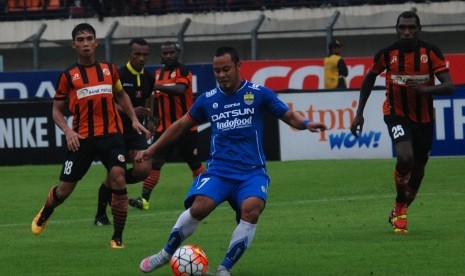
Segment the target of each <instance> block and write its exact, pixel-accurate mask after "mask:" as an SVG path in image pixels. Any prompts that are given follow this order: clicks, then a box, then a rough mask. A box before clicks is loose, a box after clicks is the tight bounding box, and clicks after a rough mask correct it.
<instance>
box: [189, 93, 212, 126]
mask: <svg viewBox="0 0 465 276" xmlns="http://www.w3.org/2000/svg"><path fill="white" fill-rule="evenodd" d="M205 100H206V97H205V93H202V95H200V97H198V98H197V99H196V100H195V101H194V104H193V105H192V106H191V109H189V115H190V116H191V118H192V119H193V120H194V121H195V123H196V124H197V125H200V124H202V123H204V122H206V121H207V118H208V116H207V113H206V111H205V109H204V108H203V106H204V103H205Z"/></svg>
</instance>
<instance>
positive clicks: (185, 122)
mask: <svg viewBox="0 0 465 276" xmlns="http://www.w3.org/2000/svg"><path fill="white" fill-rule="evenodd" d="M240 67H241V62H240V61H239V55H238V53H237V51H236V50H235V49H234V48H231V47H227V46H225V47H220V48H218V49H217V50H216V53H215V56H214V58H213V70H214V74H215V78H216V80H217V82H218V86H217V87H216V88H215V89H213V90H211V91H208V92H206V93H203V94H202V95H201V96H200V97H199V98H198V99H197V100H196V101H195V102H194V105H193V106H192V107H191V109H190V110H189V112H188V113H186V114H185V115H184V116H183V117H182V118H181V119H179V120H177V121H176V122H175V123H174V124H173V125H172V126H171V127H170V128H168V129H167V130H166V132H165V133H164V134H163V135H162V136H161V137H160V138H159V139H158V140H157V141H156V143H154V144H152V145H151V146H150V147H149V148H148V149H147V150H144V151H140V152H139V153H138V154H137V156H136V160H138V161H142V160H147V159H149V158H150V157H151V156H152V155H153V154H154V153H155V152H158V151H159V150H161V149H163V148H165V147H166V146H168V145H169V144H170V143H173V142H174V141H175V140H176V139H177V138H179V137H180V136H181V135H182V134H183V133H185V132H187V131H188V130H189V129H191V128H192V127H193V126H195V125H199V124H202V123H205V122H209V123H210V124H211V128H212V134H211V141H210V157H209V159H208V161H207V167H208V168H207V170H206V171H205V172H204V173H202V174H200V175H199V176H198V177H197V178H196V179H195V180H194V182H193V183H192V186H191V189H190V191H189V192H188V194H187V196H186V200H185V202H184V205H185V207H186V210H185V211H184V212H183V213H182V214H181V215H180V216H179V218H178V220H177V222H176V224H175V225H174V227H173V228H172V230H171V234H170V236H169V238H168V242H167V243H166V245H165V247H164V248H163V249H161V251H159V252H158V253H156V254H154V255H152V256H149V257H147V258H145V259H143V260H142V262H141V263H140V270H141V271H142V272H146V273H148V272H151V271H153V270H155V269H157V268H160V267H161V266H163V265H165V264H166V263H168V262H169V260H170V258H171V256H172V255H173V253H174V252H175V251H176V249H177V248H178V247H179V246H180V245H181V243H182V242H183V241H184V240H185V239H187V238H188V237H189V236H191V235H192V234H193V233H194V231H195V230H196V228H197V227H198V225H199V223H200V221H202V220H203V219H204V218H206V217H207V216H208V215H209V214H210V213H211V212H212V211H213V210H214V209H215V208H216V207H217V206H218V205H219V204H221V203H222V202H224V201H228V202H229V203H230V204H231V206H232V207H233V208H234V209H235V211H236V212H237V213H238V217H240V220H239V222H238V224H237V227H236V229H235V230H234V232H233V234H232V237H231V241H230V244H229V248H228V250H227V252H226V256H225V258H224V260H223V262H222V263H221V265H220V266H219V267H218V270H217V272H216V275H231V274H230V270H231V268H232V267H233V265H234V264H235V263H236V262H237V261H238V260H239V259H240V258H241V256H242V254H243V253H244V252H245V250H246V249H247V248H248V247H249V246H250V244H251V243H252V240H253V238H254V236H255V230H256V227H257V222H258V219H259V217H260V214H261V213H262V212H263V210H264V208H265V202H266V199H267V196H268V186H269V182H270V179H269V177H268V174H267V172H266V166H265V156H264V152H263V147H262V140H263V138H262V132H263V120H264V113H265V112H264V111H269V112H270V113H271V114H273V115H274V116H276V117H277V118H279V119H281V120H283V121H284V122H286V123H287V124H289V125H290V126H292V127H294V128H296V129H299V130H305V129H307V130H309V131H311V132H319V131H324V130H326V128H327V127H326V125H324V124H323V123H320V122H311V121H309V120H308V119H305V118H304V117H302V116H301V115H300V114H298V113H295V112H293V111H292V110H290V109H289V107H288V106H287V105H285V104H284V103H283V102H282V101H281V100H279V99H278V97H277V96H276V95H275V93H274V92H273V91H271V90H269V89H267V88H265V87H263V86H260V85H257V84H254V83H251V82H249V81H247V80H244V79H242V77H241V76H240Z"/></svg>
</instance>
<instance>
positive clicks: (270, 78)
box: [0, 54, 465, 100]
mask: <svg viewBox="0 0 465 276" xmlns="http://www.w3.org/2000/svg"><path fill="white" fill-rule="evenodd" d="M445 58H446V62H447V65H448V67H449V68H450V69H451V71H450V74H451V77H452V81H453V83H454V84H455V85H459V84H465V74H462V64H465V54H449V55H445ZM372 59H373V58H372V57H358V58H344V60H345V62H346V64H347V66H348V68H349V76H348V77H347V83H348V85H349V88H350V89H358V88H360V85H361V83H362V80H363V76H364V75H365V73H366V71H367V70H368V69H369V67H370V66H371V63H372ZM188 67H189V69H190V70H191V71H192V74H193V91H194V93H203V92H205V91H209V90H211V89H212V88H214V87H215V86H216V81H215V79H214V75H213V69H212V65H211V64H191V65H188ZM155 68H156V66H148V69H150V70H152V71H153V70H154V69H155ZM59 74H60V71H31V72H11V73H0V100H17V99H28V98H29V99H30V98H50V97H53V95H55V84H56V82H57V81H58V77H59ZM241 75H242V77H244V78H245V79H248V80H250V81H252V82H255V83H258V84H261V85H264V86H267V87H269V88H271V89H272V90H274V91H283V90H304V91H315V90H320V89H323V87H324V85H323V59H322V58H321V59H295V60H266V61H250V60H249V61H247V60H246V61H243V62H242V66H241ZM375 85H376V86H380V87H384V85H385V76H384V73H383V74H381V75H380V76H379V77H378V78H377V79H376V84H375Z"/></svg>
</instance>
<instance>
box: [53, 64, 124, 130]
mask: <svg viewBox="0 0 465 276" xmlns="http://www.w3.org/2000/svg"><path fill="white" fill-rule="evenodd" d="M121 91H122V88H121V82H120V79H119V74H118V70H117V69H116V66H115V65H114V64H112V63H106V62H96V63H94V65H92V66H83V65H79V64H75V65H73V66H71V67H69V68H68V69H66V70H65V71H63V72H62V73H61V74H60V78H59V80H58V84H57V89H56V94H55V96H54V99H55V100H56V101H60V100H68V101H69V111H70V112H71V114H73V130H74V131H76V132H77V133H79V134H80V135H81V136H83V137H86V138H87V137H95V136H104V135H108V134H116V133H123V126H122V122H121V117H120V115H119V113H118V111H117V109H116V106H115V101H114V98H113V93H120V92H121Z"/></svg>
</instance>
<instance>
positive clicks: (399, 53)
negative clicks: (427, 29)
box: [370, 40, 449, 123]
mask: <svg viewBox="0 0 465 276" xmlns="http://www.w3.org/2000/svg"><path fill="white" fill-rule="evenodd" d="M402 49H403V48H402V47H400V44H399V43H398V42H396V43H394V44H392V45H391V46H389V47H387V48H384V49H382V50H380V51H379V52H378V53H377V54H376V55H375V58H374V64H373V65H372V67H371V68H370V70H371V72H373V73H375V74H377V75H379V74H381V73H382V72H383V71H384V70H386V100H385V101H384V104H383V113H384V115H398V116H401V117H405V118H408V119H410V120H411V121H413V122H419V123H427V122H431V121H434V108H433V96H432V95H431V94H420V93H418V92H416V91H415V90H413V89H411V88H409V87H407V85H406V82H407V80H409V79H415V80H417V81H418V82H419V83H421V84H422V85H428V86H431V85H434V78H435V74H437V73H440V72H447V71H448V70H449V69H448V68H447V67H446V63H445V60H444V56H443V55H442V52H441V51H440V50H439V48H438V47H436V46H435V45H432V44H430V43H428V42H425V41H422V40H418V43H417V45H416V46H415V48H414V49H413V50H410V51H404V50H402Z"/></svg>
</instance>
